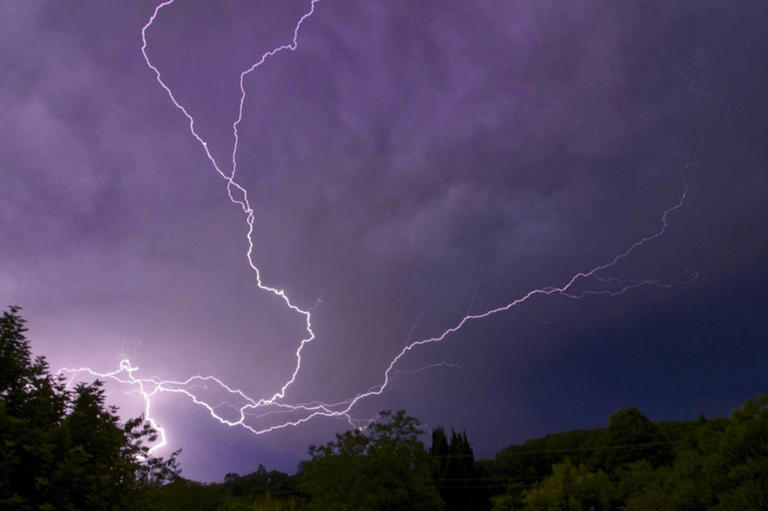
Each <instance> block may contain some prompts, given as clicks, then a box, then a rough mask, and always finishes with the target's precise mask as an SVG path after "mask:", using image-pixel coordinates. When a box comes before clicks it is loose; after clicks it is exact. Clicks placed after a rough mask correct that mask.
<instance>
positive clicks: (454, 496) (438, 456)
mask: <svg viewBox="0 0 768 511" xmlns="http://www.w3.org/2000/svg"><path fill="white" fill-rule="evenodd" d="M429 456H430V458H431V463H432V476H433V477H434V479H435V482H436V483H437V488H438V491H439V492H440V497H442V499H443V501H444V502H445V509H446V511H461V510H464V509H473V510H477V511H483V510H487V509H490V507H491V501H490V499H489V493H488V491H487V489H486V488H485V487H484V479H483V477H482V473H481V472H480V471H478V470H476V467H475V455H474V452H473V451H472V447H471V446H470V445H469V440H468V439H467V434H466V433H465V432H462V433H456V432H455V431H453V430H451V437H450V439H448V437H447V436H446V435H445V431H444V430H443V428H437V429H435V430H433V431H432V446H431V447H430V449H429Z"/></svg>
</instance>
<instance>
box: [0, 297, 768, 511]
mask: <svg viewBox="0 0 768 511" xmlns="http://www.w3.org/2000/svg"><path fill="white" fill-rule="evenodd" d="M24 332H25V327H24V321H23V319H22V318H21V317H20V316H19V311H18V308H11V309H10V310H9V311H8V312H6V313H4V314H3V315H2V317H0V510H4V509H14V510H17V509H18V510H22V511H23V510H33V509H34V510H57V509H61V510H84V511H88V510H134V509H142V510H148V511H170V510H184V511H238V510H242V511H245V510H251V511H258V510H261V511H289V510H290V511H296V510H298V511H304V510H308V511H313V510H318V511H319V510H323V511H335V510H339V511H341V510H370V511H379V510H380V511H397V510H409V511H410V510H413V511H421V510H424V511H432V510H434V511H440V510H444V511H463V510H468V511H491V510H493V511H513V510H514V511H517V510H525V511H537V510H541V511H559V510H568V511H580V510H583V511H588V510H593V511H603V510H627V511H636V510H668V511H678V510H679V511H694V510H747V511H749V510H768V399H766V398H765V397H759V398H757V399H754V400H749V401H747V402H746V403H745V404H744V405H743V406H741V407H740V408H739V409H737V410H736V411H734V412H733V414H732V415H731V417H730V418H721V419H707V418H705V417H699V418H698V419H695V420H689V421H675V422H653V421H651V420H649V419H648V418H647V417H646V416H645V415H643V414H642V413H641V412H639V411H638V410H636V409H634V408H627V409H624V410H620V411H618V412H616V413H615V414H613V415H612V416H611V417H610V420H609V422H608V424H607V425H606V427H604V428H596V429H590V430H575V431H569V432H565V433H556V434H551V435H547V436H544V437H541V438H536V439H532V440H529V441H527V442H525V443H523V444H515V445H510V446H509V447H506V448H505V449H502V450H501V451H500V452H499V453H497V454H496V456H495V457H494V458H492V459H485V460H475V457H474V452H473V450H472V447H471V445H470V441H469V439H468V438H467V435H466V433H464V432H456V431H454V430H451V431H450V434H448V433H446V431H445V430H443V429H442V428H437V429H434V430H433V431H432V432H431V439H430V442H429V443H430V445H429V447H426V446H425V444H424V443H423V439H424V437H425V430H424V428H422V426H421V425H420V423H419V421H418V420H417V419H415V418H413V417H409V416H408V415H406V414H405V413H404V412H402V411H399V412H391V411H384V412H382V413H381V414H380V416H379V417H378V419H377V420H376V421H375V422H373V423H372V424H370V425H369V426H368V427H367V428H365V429H364V430H352V431H347V432H345V433H342V434H337V435H336V437H335V438H334V439H333V440H332V441H330V442H328V443H326V444H323V445H313V446H310V447H309V450H308V454H309V458H308V459H307V460H305V461H302V462H301V463H300V464H299V466H298V470H297V471H296V473H295V474H293V475H289V474H285V473H282V472H278V471H268V470H267V469H266V468H265V467H264V466H261V465H260V466H259V467H258V469H257V470H256V471H255V472H253V473H250V474H247V475H242V476H241V475H238V474H227V475H226V476H225V478H224V481H223V482H221V483H214V484H203V483H197V482H194V481H189V480H186V479H184V478H182V477H181V476H180V474H179V470H178V466H177V464H176V461H175V457H176V456H175V454H174V455H173V456H171V457H170V458H169V459H162V458H154V457H152V456H149V454H148V450H147V447H146V444H147V442H151V441H153V439H154V435H155V432H154V431H152V429H151V428H150V427H149V425H148V424H147V423H146V422H144V421H142V420H141V418H137V419H133V420H129V421H127V422H125V423H120V422H119V420H118V416H117V411H116V410H115V409H114V408H110V407H108V406H106V404H105V401H104V393H103V390H102V388H101V386H100V384H98V383H94V384H91V385H79V386H77V387H76V388H75V389H73V390H67V389H66V388H65V386H64V384H63V381H62V380H61V379H60V378H57V377H54V376H52V375H50V374H49V372H48V366H47V364H46V362H45V359H43V358H38V359H35V360H33V359H32V358H31V356H30V349H29V342H28V340H27V339H26V337H25V336H24Z"/></svg>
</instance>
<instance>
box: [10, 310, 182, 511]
mask: <svg viewBox="0 0 768 511" xmlns="http://www.w3.org/2000/svg"><path fill="white" fill-rule="evenodd" d="M19 311H20V309H19V308H18V307H10V308H9V309H8V310H7V311H6V312H4V313H3V315H2V317H0V446H2V448H1V449H0V509H14V510H19V511H24V510H33V509H34V510H56V509H63V510H83V511H87V510H120V509H129V508H132V507H133V504H134V503H135V501H136V499H137V498H138V497H139V493H140V492H141V490H142V489H143V488H145V487H146V486H147V485H149V484H160V483H164V482H167V481H169V480H170V479H172V478H173V477H174V476H175V475H176V474H177V473H178V466H177V463H176V455H175V453H174V455H172V456H171V457H170V458H169V459H167V460H164V459H162V458H155V457H153V456H150V455H149V447H148V445H147V444H148V443H151V442H154V441H155V440H156V432H155V431H154V430H153V429H152V427H151V426H150V424H149V423H147V422H146V421H144V420H143V418H141V417H138V418H135V419H130V420H127V421H125V422H124V423H121V422H120V419H119V417H118V415H117V409H116V408H114V407H110V406H107V405H106V402H105V393H104V388H103V386H102V384H101V382H99V381H95V382H93V383H90V384H79V385H77V386H76V387H75V388H74V389H72V390H70V389H67V388H66V386H65V384H64V380H63V378H62V377H60V376H54V375H52V374H51V373H50V371H49V368H48V363H47V361H46V360H45V358H44V357H36V358H34V359H33V358H32V354H31V349H30V345H29V340H28V339H27V338H26V335H25V333H26V331H27V329H26V326H25V321H24V319H23V318H22V317H21V316H20V314H19Z"/></svg>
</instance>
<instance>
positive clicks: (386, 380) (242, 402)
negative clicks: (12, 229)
mask: <svg viewBox="0 0 768 511" xmlns="http://www.w3.org/2000/svg"><path fill="white" fill-rule="evenodd" d="M174 1H175V0H166V1H164V2H161V3H159V4H158V5H157V6H156V7H155V9H154V11H153V12H152V15H151V16H150V18H149V20H148V21H147V23H146V24H145V25H144V26H143V27H142V29H141V42H142V45H141V54H142V56H143V57H144V61H145V63H146V65H147V67H148V68H149V70H151V71H152V72H153V73H154V76H155V79H156V80H157V83H158V84H159V85H160V87H162V89H163V90H164V91H165V93H166V94H167V95H168V98H169V99H170V101H171V103H172V104H173V105H174V106H175V107H176V108H177V109H178V110H179V111H180V112H181V113H182V114H183V115H184V117H185V118H186V119H187V121H188V127H189V131H190V133H191V134H192V136H193V137H194V138H195V140H197V142H198V143H199V144H200V145H201V147H202V148H203V151H204V152H205V155H206V157H207V158H208V160H209V161H210V163H211V165H212V166H213V168H214V169H215V171H216V172H217V173H218V174H219V175H220V176H221V177H222V178H223V179H224V180H225V181H226V188H227V194H228V196H229V200H230V201H231V202H233V203H234V204H236V205H238V206H240V208H242V211H243V213H244V214H245V221H246V224H247V232H246V240H247V246H248V249H247V252H246V256H247V259H248V264H249V265H250V267H251V269H252V270H253V272H254V274H255V276H256V284H257V286H258V287H259V288H260V289H261V290H263V291H266V292H268V293H271V294H273V295H275V296H277V297H279V298H280V299H281V300H282V301H283V302H284V303H285V305H286V306H287V307H288V308H290V309H291V310H293V311H294V312H296V313H297V314H298V315H299V316H301V317H302V318H303V320H304V322H305V325H306V326H305V328H306V335H305V337H304V338H302V339H301V341H300V342H299V345H298V348H297V349H296V353H295V354H296V364H295V367H294V369H293V372H292V373H291V375H290V377H289V378H287V380H285V383H283V385H282V386H281V387H280V389H279V390H277V391H275V392H274V393H272V394H271V395H269V397H261V398H257V399H256V398H252V397H250V396H249V395H247V394H246V393H245V392H243V391H242V390H240V389H236V388H232V387H230V386H229V385H227V384H226V383H224V382H223V381H222V380H221V379H219V378H217V377H215V376H202V375H194V376H191V377H189V378H187V379H184V380H164V379H160V378H156V377H139V376H137V374H136V373H137V372H138V371H139V368H138V367H135V366H133V365H132V364H131V362H130V361H129V360H128V359H124V360H122V361H121V362H120V365H119V367H118V369H116V370H114V371H112V372H98V371H95V370H93V369H91V368H88V367H81V368H63V369H60V371H59V372H60V373H66V374H70V375H71V377H72V378H73V379H74V378H75V377H76V376H77V375H78V374H81V373H84V374H88V375H91V376H95V377H98V378H103V379H107V380H112V381H115V382H117V383H120V384H123V385H126V386H128V387H129V388H130V389H131V392H135V393H138V394H140V395H141V396H142V398H143V399H144V414H145V417H146V419H147V420H148V421H149V422H150V423H151V424H152V426H153V427H155V428H156V429H157V430H158V432H159V440H158V442H157V443H156V444H155V445H153V446H152V451H154V450H156V449H159V448H160V447H162V446H164V445H165V444H166V442H167V437H166V432H165V430H164V429H163V428H162V427H161V426H160V425H159V424H157V423H156V421H155V420H154V419H153V418H152V414H151V412H152V408H151V404H152V399H153V398H154V397H155V396H157V395H158V394H160V393H175V394H182V395H184V396H186V397H188V398H189V399H191V400H192V402H194V403H195V404H197V405H200V406H202V407H204V408H205V409H206V410H208V412H209V414H210V415H211V417H213V418H214V419H216V420H218V421H219V422H221V423H222V424H225V425H227V426H233V427H234V426H240V427H243V428H245V429H247V430H249V431H250V432H252V433H254V434H257V435H258V434H263V433H267V432H270V431H273V430H276V429H281V428H286V427H291V426H297V425H300V424H302V423H305V422H307V421H309V420H311V419H313V418H316V417H338V418H343V419H346V420H347V421H348V422H349V423H350V424H352V425H353V426H354V425H355V423H356V422H355V419H353V418H352V417H351V415H350V413H351V411H352V410H353V408H354V407H355V406H356V405H357V404H358V403H359V402H360V401H361V400H364V399H366V398H370V397H374V396H379V395H381V394H383V393H384V392H385V391H387V390H388V389H389V388H390V387H391V384H392V382H393V381H394V379H395V377H396V376H397V375H398V374H407V373H405V372H404V371H401V370H398V369H396V368H395V366H396V365H397V364H398V363H399V362H400V361H401V360H402V359H403V357H405V356H406V355H407V354H408V353H410V352H411V351H412V350H414V349H415V348H417V347H419V346H422V345H426V344H432V343H439V342H442V341H444V340H445V339H446V338H448V337H449V336H450V335H451V334H454V333H456V332H458V331H459V330H461V329H462V328H464V326H465V325H467V324H468V323H470V322H472V321H475V320H480V319H484V318H488V317H490V316H493V315H495V314H498V313H501V312H505V311H509V310H510V309H513V308H514V307H516V306H518V305H521V304H523V303H525V302H528V301H530V300H532V299H534V298H536V297H538V296H549V295H560V296H564V297H567V298H571V299H581V298H583V297H585V296H588V295H609V296H617V295H620V294H622V293H625V292H627V291H629V290H631V289H634V288H637V287H640V286H646V285H651V286H658V287H667V286H669V285H672V284H674V283H676V282H678V281H679V280H691V279H694V278H696V274H693V273H688V272H683V273H681V274H679V275H682V277H681V278H680V279H678V280H676V279H674V278H672V277H669V276H667V277H665V278H657V279H646V280H623V279H619V278H617V277H614V276H611V275H607V272H608V270H610V269H612V268H613V267H615V266H616V265H617V264H618V263H620V262H621V261H622V260H624V259H626V258H627V257H629V256H630V255H632V254H633V253H634V252H635V251H637V250H639V249H640V248H641V247H643V246H644V245H646V244H647V243H650V242H652V241H654V240H656V239H658V238H659V237H661V236H662V235H663V234H664V233H665V232H666V230H667V228H668V226H669V221H670V216H671V215H672V213H674V212H675V211H677V210H678V209H680V208H681V207H682V206H683V204H684V202H685V199H686V195H687V188H685V189H684V190H683V192H682V194H681V196H680V198H679V201H678V202H677V203H676V204H674V205H673V206H672V207H670V208H669V209H667V210H666V211H664V212H663V214H662V216H661V224H660V226H659V228H658V229H657V230H656V231H655V232H654V233H652V234H650V235H648V236H645V237H642V238H640V239H638V240H637V241H635V242H634V243H632V244H631V245H630V246H629V247H627V248H626V249H625V250H623V251H621V252H620V253H618V254H617V255H615V256H614V257H612V258H609V259H608V260H607V261H606V262H604V263H601V264H598V265H596V266H594V267H592V268H590V269H587V270H584V271H580V272H577V273H575V274H573V275H572V276H571V277H570V278H568V279H567V280H566V281H565V282H563V283H561V284H560V285H557V286H547V287H541V288H536V289H532V290H530V291H528V292H527V293H524V294H522V295H521V296H518V297H517V298H514V299H513V300H511V301H509V302H507V303H505V304H502V305H500V306H498V307H495V308H492V309H489V310H486V311H484V312H480V313H470V312H469V311H468V312H467V313H466V315H464V316H463V317H461V318H460V319H459V320H458V321H456V322H455V324H454V325H453V326H451V327H449V328H446V329H444V330H443V331H442V332H441V333H439V334H438V335H434V336H431V337H426V338H423V339H418V340H413V338H412V337H411V336H410V334H409V338H408V341H407V343H406V344H405V345H404V347H403V348H402V349H401V350H400V351H399V352H398V353H397V354H396V355H395V356H394V357H393V358H392V359H391V360H390V362H389V363H388V365H387V366H386V369H385V370H384V373H383V378H382V380H381V382H380V383H378V384H375V385H373V386H371V387H369V388H368V389H367V390H366V391H364V392H361V393H359V394H356V395H353V396H352V397H351V398H348V399H346V400H344V401H340V402H336V403H323V402H308V403H297V404H289V403H286V402H284V399H285V396H286V392H287V390H288V389H289V387H290V386H291V384H293V383H294V381H295V380H296V378H297V376H298V375H299V372H300V370H301V366H302V351H303V349H304V347H305V346H306V345H307V344H308V343H310V342H312V341H313V340H314V339H315V332H314V331H313V327H312V316H311V312H310V311H309V310H305V309H302V308H301V307H299V306H298V305H296V304H295V303H294V302H292V301H291V299H290V298H289V297H288V295H287V294H286V292H285V290H283V289H278V288H275V287H271V286H269V285H267V284H265V283H264V281H263V280H262V275H261V272H260V270H259V268H258V266H257V265H256V263H255V262H254V260H253V248H254V241H253V223H254V211H253V208H252V207H251V205H250V203H249V201H248V192H247V190H246V189H245V188H244V187H243V186H241V185H240V184H239V183H238V182H237V180H236V171H237V157H238V143H239V131H238V128H239V126H240V123H241V122H242V120H243V110H244V107H245V101H246V87H245V80H246V78H247V77H248V75H249V74H250V73H252V72H254V71H255V70H256V69H257V68H258V67H260V66H261V65H263V64H264V63H265V62H266V61H267V60H268V59H269V58H270V57H274V56H275V55H277V54H278V53H281V52H284V51H286V50H290V51H295V50H296V49H297V48H298V38H299V31H300V29H301V27H302V25H303V24H304V23H305V22H306V21H307V20H308V19H309V18H310V17H311V16H312V15H313V14H314V13H315V10H316V7H317V4H318V2H319V0H311V2H310V5H309V9H308V10H307V11H306V12H305V13H304V14H303V15H302V16H301V17H300V18H299V20H298V22H297V23H296V25H295V26H294V29H293V38H292V39H291V42H290V43H287V44H283V45H282V46H279V47H277V48H274V49H272V50H270V51H267V52H265V53H264V54H262V55H261V57H260V58H259V59H258V60H257V61H256V62H255V63H254V64H253V65H251V66H250V67H249V68H247V69H246V70H244V71H243V72H241V73H240V77H239V86H240V99H239V108H238V114H237V118H236V119H235V121H234V122H233V124H232V133H233V136H234V144H233V147H232V162H231V168H228V169H226V168H223V167H222V166H221V165H220V164H219V162H218V161H217V160H216V158H214V156H213V154H212V153H211V151H210V149H209V147H208V142H207V141H206V140H205V139H203V138H202V137H201V136H200V134H199V133H198V132H197V130H196V128H195V119H194V117H193V116H192V115H191V114H190V113H189V111H188V110H187V108H185V106H184V105H182V104H181V103H179V101H178V100H177V99H176V96H175V95H174V93H173V91H172V90H171V89H170V87H169V86H168V85H167V84H166V83H165V82H164V81H163V78H162V75H161V73H160V70H159V69H158V68H157V67H156V66H155V65H154V64H153V63H152V61H151V60H150V57H149V55H148V53H147V48H148V40H147V34H148V32H149V30H150V28H151V27H152V25H153V23H154V22H155V20H156V19H157V17H158V16H159V15H160V14H161V11H163V10H164V9H166V8H168V7H170V6H171V5H172V4H173V3H174ZM590 286H593V287H590ZM411 333H412V332H411ZM438 366H449V367H450V365H449V364H447V363H445V362H442V363H438V364H433V365H432V366H427V368H429V367H438ZM210 389H213V390H214V391H215V392H216V393H217V394H220V395H226V399H218V400H209V399H206V398H204V397H203V394H205V393H206V392H207V391H209V390H210ZM225 410H226V411H228V412H229V413H227V412H225ZM286 414H287V415H288V416H289V418H288V419H284V420H282V421H281V420H278V422H277V423H275V424H271V425H266V426H264V425H262V426H254V425H253V424H251V423H249V422H248V419H249V418H250V419H261V418H264V417H267V416H271V417H283V416H285V415H286Z"/></svg>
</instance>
